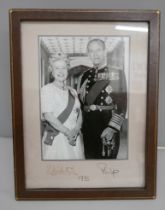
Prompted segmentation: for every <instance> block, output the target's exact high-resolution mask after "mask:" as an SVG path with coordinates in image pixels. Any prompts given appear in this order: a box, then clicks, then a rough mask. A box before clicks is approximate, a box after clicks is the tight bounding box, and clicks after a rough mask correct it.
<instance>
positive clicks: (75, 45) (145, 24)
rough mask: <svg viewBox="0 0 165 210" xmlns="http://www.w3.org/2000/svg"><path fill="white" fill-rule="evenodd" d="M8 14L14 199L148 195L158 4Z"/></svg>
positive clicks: (152, 185)
mask: <svg viewBox="0 0 165 210" xmlns="http://www.w3.org/2000/svg"><path fill="white" fill-rule="evenodd" d="M9 15H10V41H11V42H10V43H11V77H12V79H11V80H12V85H11V87H12V108H13V142H14V168H15V192H16V199H18V200H60V199H69V200H70V199H152V198H155V196H156V155H157V154H156V151H157V110H158V106H157V104H158V68H159V25H160V24H159V21H160V12H159V11H158V10H55V9H52V10H40V9H38V10H37V9H21V10H20V9H12V10H10V12H9Z"/></svg>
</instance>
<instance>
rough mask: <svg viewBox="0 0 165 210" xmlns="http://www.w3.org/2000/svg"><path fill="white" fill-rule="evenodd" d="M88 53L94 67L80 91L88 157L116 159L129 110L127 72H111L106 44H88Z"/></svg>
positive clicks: (86, 73) (83, 79)
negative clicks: (127, 110) (125, 73)
mask: <svg viewBox="0 0 165 210" xmlns="http://www.w3.org/2000/svg"><path fill="white" fill-rule="evenodd" d="M87 51H88V55H89V58H90V59H91V61H92V63H93V67H92V68H89V69H88V70H87V71H86V72H85V73H84V74H83V75H82V76H81V78H80V80H79V88H78V94H79V99H80V101H81V104H82V110H83V125H82V131H83V139H84V148H85V157H86V159H116V158H117V154H118V150H119V144H120V130H121V126H122V124H123V121H124V117H125V113H126V106H127V93H126V81H125V75H124V71H123V70H112V69H109V68H108V66H107V64H106V49H105V43H104V41H102V40H100V39H93V40H91V41H89V43H88V45H87Z"/></svg>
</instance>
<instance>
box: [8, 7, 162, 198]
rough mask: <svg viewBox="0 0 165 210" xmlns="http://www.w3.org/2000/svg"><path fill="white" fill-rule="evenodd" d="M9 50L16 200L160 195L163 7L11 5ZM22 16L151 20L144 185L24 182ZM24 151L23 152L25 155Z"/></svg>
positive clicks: (28, 17) (51, 18) (89, 19)
mask: <svg viewBox="0 0 165 210" xmlns="http://www.w3.org/2000/svg"><path fill="white" fill-rule="evenodd" d="M9 15H10V17H9V20H10V49H11V50H10V53H11V91H12V114H13V144H14V146H13V151H14V172H15V194H16V199H17V200H62V199H67V200H74V199H79V200H80V199H152V198H155V196H156V160H157V116H158V79H159V36H160V35H159V33H160V11H159V10H78V9H77V10H67V9H57V10H56V9H53V10H51V9H50V10H48V9H47V10H46V9H45V10H43V9H11V10H10V11H9ZM23 21H29V22H34V21H38V22H41V21H44V22H48V21H49V22H50V21H63V22H67V21H83V22H87V21H91V22H96V21H100V22H108V21H109V22H116V21H120V22H129V21H130V22H147V23H148V27H149V32H148V37H149V40H148V68H147V102H146V107H147V108H146V142H145V143H146V145H145V187H124V188H118V187H116V188H44V189H36V188H35V189H27V188H26V184H25V178H26V174H25V159H24V140H23V139H24V132H23V131H24V130H23V100H22V99H23V96H22V67H21V64H22V56H21V23H22V22H23ZM20 157H21V158H20Z"/></svg>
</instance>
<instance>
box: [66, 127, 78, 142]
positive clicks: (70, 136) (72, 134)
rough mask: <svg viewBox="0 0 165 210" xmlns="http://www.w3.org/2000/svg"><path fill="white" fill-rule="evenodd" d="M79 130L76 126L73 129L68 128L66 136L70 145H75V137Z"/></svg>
mask: <svg viewBox="0 0 165 210" xmlns="http://www.w3.org/2000/svg"><path fill="white" fill-rule="evenodd" d="M79 132H80V130H79V129H78V128H76V127H75V128H74V129H72V130H70V132H69V134H68V136H67V138H68V140H69V144H71V145H72V146H75V145H76V139H77V136H78V134H79Z"/></svg>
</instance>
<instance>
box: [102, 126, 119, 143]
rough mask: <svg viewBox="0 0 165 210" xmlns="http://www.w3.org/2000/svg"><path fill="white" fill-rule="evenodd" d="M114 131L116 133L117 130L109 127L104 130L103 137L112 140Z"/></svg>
mask: <svg viewBox="0 0 165 210" xmlns="http://www.w3.org/2000/svg"><path fill="white" fill-rule="evenodd" d="M114 133H116V131H115V130H114V129H113V128H110V127H107V128H105V129H104V130H103V132H102V134H101V138H102V139H107V140H109V141H110V140H111V139H112V138H113V135H114Z"/></svg>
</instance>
